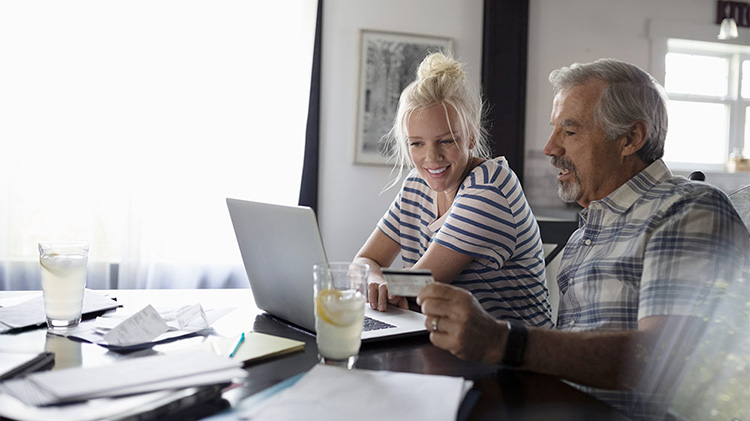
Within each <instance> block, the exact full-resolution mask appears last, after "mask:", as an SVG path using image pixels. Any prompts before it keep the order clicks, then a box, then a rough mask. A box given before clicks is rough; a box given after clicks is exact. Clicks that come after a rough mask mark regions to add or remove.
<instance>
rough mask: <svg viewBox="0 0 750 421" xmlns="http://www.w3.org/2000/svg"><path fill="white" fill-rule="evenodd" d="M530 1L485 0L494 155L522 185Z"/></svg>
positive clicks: (486, 83)
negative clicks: (500, 159)
mask: <svg viewBox="0 0 750 421" xmlns="http://www.w3.org/2000/svg"><path fill="white" fill-rule="evenodd" d="M528 32H529V2H528V0H485V1H484V22H483V36H482V88H483V93H484V97H485V99H486V100H487V103H488V105H489V113H488V119H489V122H490V128H489V135H490V142H491V146H492V152H493V156H500V155H503V156H505V158H506V159H507V160H508V163H509V164H510V167H511V168H512V169H513V171H514V172H515V173H516V175H518V178H519V180H520V181H521V183H523V169H524V124H525V120H526V57H527V45H528Z"/></svg>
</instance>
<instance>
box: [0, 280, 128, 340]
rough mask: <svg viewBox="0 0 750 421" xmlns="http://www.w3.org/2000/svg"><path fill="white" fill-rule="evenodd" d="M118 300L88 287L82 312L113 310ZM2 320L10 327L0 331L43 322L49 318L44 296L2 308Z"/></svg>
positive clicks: (0, 310) (0, 316)
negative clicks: (46, 314)
mask: <svg viewBox="0 0 750 421" xmlns="http://www.w3.org/2000/svg"><path fill="white" fill-rule="evenodd" d="M119 306H120V305H119V304H117V301H113V300H112V299H111V298H109V297H107V296H105V295H104V294H102V293H101V292H98V291H95V290H90V289H86V290H84V294H83V309H82V313H83V314H84V315H85V314H88V313H95V312H97V311H104V310H111V309H114V308H117V307H119ZM0 320H2V321H3V324H4V325H6V326H8V328H4V329H3V328H0V333H1V332H3V331H6V330H9V329H11V328H22V327H28V326H35V325H39V324H43V323H44V322H45V321H46V320H47V318H46V316H45V313H44V298H43V296H42V294H41V293H40V294H39V295H38V296H36V297H35V298H32V299H30V300H28V301H24V302H22V303H20V304H16V305H12V306H8V307H2V308H0Z"/></svg>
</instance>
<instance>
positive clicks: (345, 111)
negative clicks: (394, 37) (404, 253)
mask: <svg viewBox="0 0 750 421" xmlns="http://www.w3.org/2000/svg"><path fill="white" fill-rule="evenodd" d="M482 5H483V1H482V0H378V1H373V0H325V3H324V4H323V54H322V63H321V67H322V80H321V85H322V86H321V90H322V92H321V117H320V120H321V121H320V142H321V158H320V180H319V182H320V191H319V198H318V204H319V211H318V219H319V224H320V227H321V232H322V235H323V242H324V243H325V246H326V252H327V254H328V259H329V260H351V259H352V258H353V257H354V255H355V253H356V252H357V251H358V250H359V248H360V247H361V246H362V244H363V243H364V242H365V240H366V239H367V237H368V236H369V235H370V233H371V232H372V230H373V229H374V228H375V224H376V223H377V221H378V220H379V219H380V217H381V216H383V213H385V211H386V210H387V209H388V206H389V205H390V203H391V201H392V200H393V198H394V197H395V196H396V193H397V192H398V190H397V188H396V187H394V188H392V189H390V190H388V191H386V192H385V193H383V194H382V195H381V194H380V192H381V190H382V189H383V187H384V186H385V185H386V183H387V182H388V181H389V180H390V179H391V177H390V168H389V167H383V166H365V165H355V164H353V161H354V159H353V157H354V140H355V132H356V118H357V87H358V81H359V79H358V74H359V73H358V72H359V31H360V29H371V30H382V31H394V32H403V33H412V34H423V35H433V36H441V37H449V38H452V39H453V50H454V52H455V55H456V57H457V58H458V59H459V60H461V61H462V62H465V63H466V64H467V72H468V74H469V77H470V79H471V80H472V81H473V82H474V83H477V84H478V83H479V81H480V79H481V77H480V71H481V63H482V61H481V57H482V56H481V48H482Z"/></svg>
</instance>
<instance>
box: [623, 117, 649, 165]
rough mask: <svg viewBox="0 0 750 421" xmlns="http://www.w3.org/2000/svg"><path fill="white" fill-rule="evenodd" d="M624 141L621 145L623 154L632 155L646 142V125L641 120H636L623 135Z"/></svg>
mask: <svg viewBox="0 0 750 421" xmlns="http://www.w3.org/2000/svg"><path fill="white" fill-rule="evenodd" d="M623 137H624V138H625V141H624V143H623V145H622V154H623V155H624V156H628V155H633V154H635V153H636V152H638V151H639V150H640V149H641V148H642V147H643V145H644V144H645V143H646V138H647V137H648V126H647V125H646V122H645V121H643V120H636V121H634V122H633V125H632V126H630V130H629V131H628V132H627V133H626V134H625V135H624V136H623Z"/></svg>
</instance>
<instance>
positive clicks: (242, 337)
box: [229, 332, 245, 358]
mask: <svg viewBox="0 0 750 421" xmlns="http://www.w3.org/2000/svg"><path fill="white" fill-rule="evenodd" d="M243 342H245V332H242V335H240V338H239V339H237V343H236V344H234V348H233V349H232V352H231V353H229V358H232V357H234V354H235V353H236V352H237V350H238V349H240V345H242V343H243Z"/></svg>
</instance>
